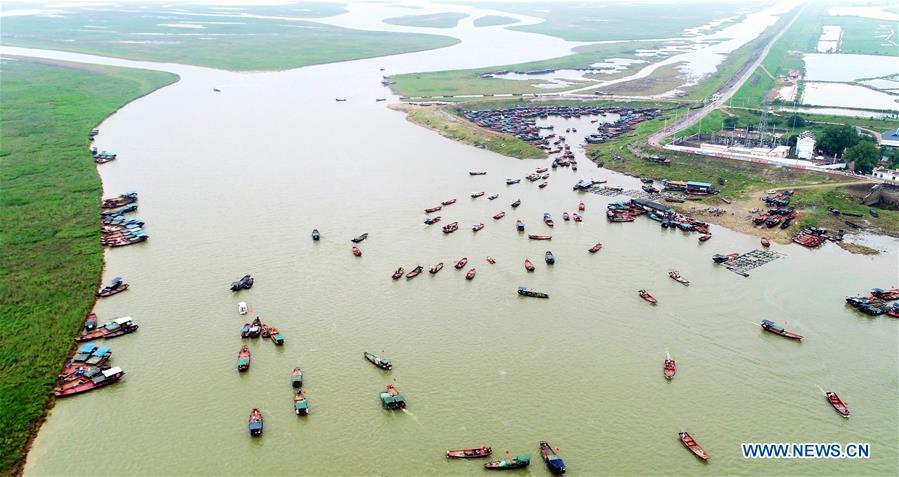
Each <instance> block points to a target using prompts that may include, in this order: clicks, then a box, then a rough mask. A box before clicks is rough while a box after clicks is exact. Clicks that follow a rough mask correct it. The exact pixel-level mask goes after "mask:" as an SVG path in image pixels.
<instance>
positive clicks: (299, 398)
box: [293, 388, 309, 416]
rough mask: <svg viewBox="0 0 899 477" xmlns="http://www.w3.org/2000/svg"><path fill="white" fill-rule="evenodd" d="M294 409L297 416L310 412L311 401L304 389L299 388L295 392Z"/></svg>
mask: <svg viewBox="0 0 899 477" xmlns="http://www.w3.org/2000/svg"><path fill="white" fill-rule="evenodd" d="M293 411H294V412H295V413H296V414H297V416H306V415H308V414H309V401H307V400H306V393H304V392H303V389H302V388H300V389H297V390H296V391H294V393H293Z"/></svg>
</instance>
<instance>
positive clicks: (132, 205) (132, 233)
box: [100, 191, 150, 247]
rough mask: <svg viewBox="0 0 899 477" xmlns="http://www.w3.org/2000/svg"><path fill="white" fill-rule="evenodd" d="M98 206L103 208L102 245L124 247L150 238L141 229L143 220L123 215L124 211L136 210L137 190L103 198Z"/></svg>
mask: <svg viewBox="0 0 899 477" xmlns="http://www.w3.org/2000/svg"><path fill="white" fill-rule="evenodd" d="M100 207H101V208H102V209H105V210H104V211H103V212H101V214H100V215H101V219H102V223H101V225H100V235H101V236H100V243H101V244H103V245H104V246H106V247H124V246H126V245H131V244H135V243H140V242H144V241H146V240H147V239H149V238H150V237H149V236H148V235H147V234H146V233H144V231H143V225H144V223H143V221H141V220H140V219H136V218H128V217H125V214H126V213H128V212H133V211H134V210H137V192H133V191H132V192H128V193H126V194H122V195H120V196H118V197H112V198H109V199H104V200H103V202H102V203H101V204H100Z"/></svg>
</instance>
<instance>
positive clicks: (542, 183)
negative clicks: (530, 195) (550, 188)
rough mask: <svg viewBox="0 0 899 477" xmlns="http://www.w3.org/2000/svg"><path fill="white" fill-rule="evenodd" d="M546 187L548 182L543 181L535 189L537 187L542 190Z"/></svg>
mask: <svg viewBox="0 0 899 477" xmlns="http://www.w3.org/2000/svg"><path fill="white" fill-rule="evenodd" d="M547 185H549V182H546V181H543V182H541V183H540V184H539V185H538V186H537V187H539V188H540V189H542V188H544V187H546V186H547Z"/></svg>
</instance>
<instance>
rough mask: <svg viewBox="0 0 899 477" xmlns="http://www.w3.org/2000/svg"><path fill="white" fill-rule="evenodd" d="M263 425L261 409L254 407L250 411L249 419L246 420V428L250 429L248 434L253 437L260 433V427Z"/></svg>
mask: <svg viewBox="0 0 899 477" xmlns="http://www.w3.org/2000/svg"><path fill="white" fill-rule="evenodd" d="M264 426H265V424H264V422H263V419H262V411H260V410H259V409H258V408H254V409H253V410H252V411H251V412H250V419H249V420H248V422H247V429H249V431H250V435H251V436H253V437H257V436H261V435H262V428H263V427H264Z"/></svg>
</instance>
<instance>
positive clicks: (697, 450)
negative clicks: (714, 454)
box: [677, 431, 709, 461]
mask: <svg viewBox="0 0 899 477" xmlns="http://www.w3.org/2000/svg"><path fill="white" fill-rule="evenodd" d="M677 437H679V438H680V440H681V442H683V443H684V445H685V446H686V447H687V449H690V452H692V453H693V454H694V455H696V457H699V458H700V459H702V460H703V461H707V460H709V454H708V453H707V452H706V451H705V449H703V448H702V447H701V446H700V445H699V444H698V443H697V442H696V440H695V439H693V436H691V435H690V434H689V433H688V432H686V431H683V432H679V433H678V434H677Z"/></svg>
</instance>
